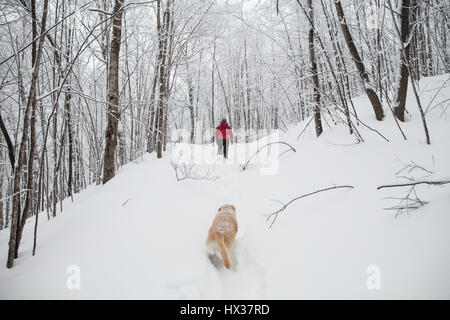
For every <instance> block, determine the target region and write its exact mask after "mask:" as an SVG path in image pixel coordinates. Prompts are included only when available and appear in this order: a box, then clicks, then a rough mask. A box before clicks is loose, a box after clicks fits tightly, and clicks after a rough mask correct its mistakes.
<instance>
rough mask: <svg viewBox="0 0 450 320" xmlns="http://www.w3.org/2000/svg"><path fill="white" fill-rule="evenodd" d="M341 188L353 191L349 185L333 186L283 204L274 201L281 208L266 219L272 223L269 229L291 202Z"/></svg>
mask: <svg viewBox="0 0 450 320" xmlns="http://www.w3.org/2000/svg"><path fill="white" fill-rule="evenodd" d="M342 188H350V189H353V188H354V187H353V186H350V185H345V186H334V187H329V188H325V189H320V190H316V191H313V192H310V193H307V194H303V195H301V196H299V197H296V198H294V199H292V200H291V201H289V202H288V203H283V202H281V201H278V200H275V201H277V202H279V203H280V204H281V205H282V207H281V208H280V209H278V210H277V211H275V212H273V213H271V214H269V215H268V217H267V218H266V220H267V221H269V220H270V219H271V218H272V222H271V223H270V228H271V227H272V225H273V224H274V223H275V221H276V220H277V218H278V214H280V213H281V212H282V211H284V210H286V208H287V206H288V205H290V204H291V203H292V202H294V201H297V200H299V199H301V198H305V197H308V196H311V195H313V194H316V193H319V192H323V191H328V190H334V189H342Z"/></svg>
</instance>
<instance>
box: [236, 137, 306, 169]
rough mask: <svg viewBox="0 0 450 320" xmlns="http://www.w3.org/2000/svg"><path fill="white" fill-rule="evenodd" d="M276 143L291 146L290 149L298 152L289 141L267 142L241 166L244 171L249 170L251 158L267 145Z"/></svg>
mask: <svg viewBox="0 0 450 320" xmlns="http://www.w3.org/2000/svg"><path fill="white" fill-rule="evenodd" d="M276 143H279V144H284V145H287V146H288V147H289V148H290V149H289V150H292V151H294V152H297V151H296V150H295V148H294V147H293V146H291V145H290V144H289V143H286V142H283V141H275V142H271V143H268V144H266V145H265V146H263V147H261V148H260V149H258V151H256V153H254V154H253V155H252V156H251V157H250V158H248V160H247V162H246V163H245V164H244V165H243V166H242V167H241V168H242V171H245V170H247V168H248V165H249V163H250V160H252V159H253V157H255V156H256V155H257V154H258V153H259V152H261V150H263V149H264V148H266V147H268V146H270V145H272V144H276ZM284 153H286V152H283V154H284ZM283 154H281V155H280V157H281V156H282V155H283Z"/></svg>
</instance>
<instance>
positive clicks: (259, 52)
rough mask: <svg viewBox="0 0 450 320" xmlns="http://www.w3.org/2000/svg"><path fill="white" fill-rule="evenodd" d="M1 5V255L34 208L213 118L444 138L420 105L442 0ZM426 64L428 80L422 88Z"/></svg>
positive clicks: (316, 134) (441, 52)
mask: <svg viewBox="0 0 450 320" xmlns="http://www.w3.org/2000/svg"><path fill="white" fill-rule="evenodd" d="M0 12H1V15H0V43H1V46H0V129H1V134H0V230H2V229H4V230H2V231H0V232H2V233H3V234H6V233H7V234H8V236H7V240H8V241H7V242H6V241H3V242H0V245H1V246H2V247H5V248H3V249H4V250H6V249H7V250H8V254H7V259H6V260H5V261H4V260H2V261H0V263H1V265H3V267H2V268H4V267H5V266H6V267H7V268H8V269H11V268H13V267H14V265H15V261H16V260H17V258H18V257H20V256H21V250H22V247H21V244H22V243H23V241H24V240H25V236H24V229H25V226H26V225H27V224H30V230H31V231H30V233H29V235H27V237H28V238H27V239H26V242H27V243H28V244H29V243H32V250H31V249H30V250H28V249H27V250H26V253H24V254H25V255H28V256H34V255H39V243H40V242H39V240H40V237H39V230H40V229H39V228H40V224H41V223H42V220H48V221H52V220H53V219H58V216H59V215H60V214H61V213H63V211H64V209H65V206H66V205H67V204H68V203H71V202H74V201H75V202H76V201H77V200H76V199H77V195H78V194H80V193H82V192H83V190H86V189H89V188H90V186H101V185H105V186H107V185H108V184H110V183H111V182H110V180H111V179H113V178H114V179H115V177H116V176H117V174H118V172H121V170H122V168H124V167H127V166H129V165H130V164H133V163H140V161H142V159H144V158H145V157H148V156H149V154H150V156H151V157H153V158H152V159H153V160H152V164H150V165H153V164H154V165H155V166H158V164H157V163H158V162H162V161H165V160H164V159H165V158H167V157H169V156H170V153H171V150H172V149H173V148H174V145H176V144H178V143H181V142H184V143H188V144H192V145H197V146H207V145H211V144H213V143H214V142H215V138H214V130H215V128H216V127H217V125H218V124H219V123H220V121H221V120H222V119H227V121H228V124H229V125H230V126H231V128H233V130H234V132H235V135H234V138H233V140H234V143H235V144H238V145H239V144H251V143H254V142H256V141H259V140H260V139H261V138H264V137H266V136H267V135H270V133H273V132H280V133H281V135H283V134H287V133H288V132H290V130H292V128H296V129H295V135H297V136H298V135H300V136H301V135H305V134H306V132H309V134H310V135H311V137H312V138H311V139H312V141H314V140H317V141H321V140H320V139H324V137H323V136H324V134H327V133H328V134H331V135H332V134H333V132H335V131H336V130H340V129H342V132H345V136H346V137H345V139H346V143H349V144H352V145H353V144H354V145H361V144H369V143H371V142H367V140H370V138H369V139H368V136H370V137H373V136H375V137H377V138H376V139H377V141H383V142H386V143H389V141H390V140H392V139H391V137H392V136H395V137H396V139H399V144H393V145H392V147H391V148H392V149H393V152H395V151H396V150H397V147H398V148H402V147H401V145H402V144H404V145H405V146H406V145H407V143H410V141H412V140H413V141H416V140H417V139H420V140H421V141H423V145H422V147H421V148H423V149H420V150H429V149H426V148H427V146H433V144H434V143H435V139H434V137H436V139H440V140H439V141H444V140H445V137H444V136H439V137H438V135H437V134H436V135H433V133H434V131H433V130H434V126H433V124H434V122H433V120H429V119H430V114H432V113H433V112H438V113H439V115H440V117H441V118H442V117H446V116H447V112H446V111H447V107H448V106H449V101H450V95H448V93H449V85H450V84H449V80H450V76H449V74H450V48H449V46H450V44H448V43H447V42H448V41H450V39H449V38H448V37H449V36H448V35H449V34H450V3H449V2H447V1H443V0H314V1H313V0H150V1H146V0H1V1H0ZM433 77H444V78H443V79H444V81H443V82H442V86H441V85H439V88H438V90H437V91H435V94H436V95H434V96H433V97H431V98H430V99H428V98H427V99H424V96H423V94H424V92H425V94H426V88H425V89H424V88H423V86H421V83H422V82H421V81H422V80H424V79H425V80H426V79H427V78H431V79H433ZM445 77H446V78H445ZM439 79H441V78H439ZM424 90H425V91H424ZM438 94H446V95H447V96H446V98H444V99H442V101H439V103H437V100H435V99H434V97H435V96H437V95H438ZM407 97H408V99H409V100H408V99H407ZM361 99H363V101H365V103H361ZM408 101H410V102H411V103H410V104H408ZM412 118H414V119H417V121H414V122H411V119H412ZM430 121H431V122H430ZM411 126H414V130H416V131H417V132H418V137H416V136H414V138H412V137H411V135H410V134H409V128H410V127H411ZM446 126H447V127H448V122H447V123H446ZM300 128H301V129H302V130H301V129H300ZM339 128H340V129H339ZM386 128H387V129H386ZM180 130H181V131H182V132H183V133H185V134H183V137H182V138H180V137H178V136H177V137H176V138H174V137H175V133H176V132H180ZM416 131H414V132H416ZM339 132H340V131H339ZM446 132H447V136H446V138H447V143H448V138H449V136H448V131H446ZM298 139H299V138H298V137H297V140H298ZM286 145H287V143H285V145H284V147H286ZM281 147H283V146H281ZM281 147H280V148H281ZM289 147H290V148H291V151H297V152H296V153H301V152H305V151H302V150H301V149H300V150H299V148H298V147H296V148H297V150H295V149H294V147H292V146H290V145H289ZM292 149H293V150H292ZM283 150H284V149H283ZM305 150H306V149H305ZM420 150H419V151H418V152H422V151H420ZM430 152H431V151H430ZM315 156H316V158H320V157H325V158H326V157H328V155H327V154H324V153H318V154H316V155H315ZM298 159H299V163H298V164H297V165H298V166H299V167H301V166H303V165H304V164H302V162H301V158H300V155H299V158H298ZM407 160H408V161H409V160H411V159H407ZM405 161H406V160H405ZM172 165H174V164H173V163H172ZM360 166H364V167H365V170H367V171H377V170H381V169H382V167H381V166H382V165H381V164H379V163H377V161H376V160H375V159H374V161H373V162H372V163H360ZM447 166H448V164H447ZM411 168H413V169H415V170H419V169H423V171H426V170H427V169H426V168H425V167H422V166H420V165H419V164H417V165H415V166H414V165H412V164H411V167H409V169H410V171H409V172H411V171H412V169H411ZM177 169H180V168H175V170H177ZM189 169H191V170H192V168H186V167H185V168H184V169H183V170H184V171H183V173H184V174H185V175H186V174H188V173H191V174H193V171H190V172H188V173H187V171H188V170H189ZM246 169H247V166H246V165H245V166H241V171H242V172H244V171H245V170H246ZM292 170H295V168H292ZM124 172H126V171H124ZM178 174H179V173H178V172H177V176H176V177H177V179H178V180H179V181H180V180H183V179H182V178H181V179H180V177H179V176H178ZM320 175H321V171H320V170H319V171H317V172H316V173H315V175H314V176H320ZM191 178H192V177H191ZM197 178H198V179H199V180H206V181H208V180H214V179H213V178H211V179H210V178H208V177H206V176H202V177H197ZM312 179H314V178H312ZM168 180H174V177H161V176H160V177H158V178H156V177H155V178H152V177H151V176H149V182H148V183H149V184H154V185H155V186H158V185H159V186H162V185H164V184H166V183H167V181H168ZM385 182H388V181H385ZM397 182H398V181H397ZM407 182H411V181H410V180H408V181H407ZM413 182H414V181H413ZM129 183H133V182H132V181H130V182H129ZM421 183H424V182H423V181H422V182H421ZM425 183H428V184H439V185H443V184H447V183H450V180H447V179H445V177H443V178H442V177H441V178H439V179H438V180H433V181H428V180H427V181H425ZM123 187H125V188H126V187H127V185H123ZM381 188H383V186H381ZM96 190H97V189H96ZM333 192H343V191H333ZM352 192H353V191H352ZM416 198H417V199H419V198H418V197H416ZM169 199H170V196H167V201H170V200H169ZM125 200H127V199H123V201H125ZM127 201H128V200H127ZM419 201H420V200H419ZM130 204H131V205H132V202H131V201H130V202H129V203H128V204H127V205H130ZM122 206H125V204H123V205H122ZM148 206H149V207H151V206H152V204H151V201H150V200H149V204H148ZM284 209H286V205H285V206H284ZM284 209H283V210H284ZM397 209H398V208H397ZM447 213H448V212H447ZM277 215H278V213H277ZM39 218H40V219H39ZM275 218H276V217H275ZM2 239H3V238H2ZM4 239H5V240H6V236H5V237H4ZM202 241H203V240H202ZM6 247H7V248H6ZM30 248H31V247H30ZM447 289H448V287H447Z"/></svg>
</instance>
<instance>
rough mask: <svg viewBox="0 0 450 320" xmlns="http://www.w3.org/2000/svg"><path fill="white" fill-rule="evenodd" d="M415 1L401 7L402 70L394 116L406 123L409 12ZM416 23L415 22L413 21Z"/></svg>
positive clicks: (407, 1)
mask: <svg viewBox="0 0 450 320" xmlns="http://www.w3.org/2000/svg"><path fill="white" fill-rule="evenodd" d="M414 2H415V0H412V3H411V2H410V0H402V7H401V17H400V19H401V20H400V24H401V31H400V32H401V39H400V42H401V43H400V45H401V48H400V61H401V62H402V66H401V69H400V83H399V86H398V89H397V98H396V103H395V106H394V115H395V116H396V117H397V119H398V120H400V121H402V122H403V121H405V104H406V94H407V92H408V75H409V73H408V64H409V47H410V41H408V38H409V29H410V23H409V11H410V6H411V5H412V6H413V7H414V6H415V3H414ZM412 23H414V21H412Z"/></svg>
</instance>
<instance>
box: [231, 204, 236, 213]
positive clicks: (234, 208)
mask: <svg viewBox="0 0 450 320" xmlns="http://www.w3.org/2000/svg"><path fill="white" fill-rule="evenodd" d="M231 206H232V207H233V210H234V213H236V207H235V206H234V205H231Z"/></svg>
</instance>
